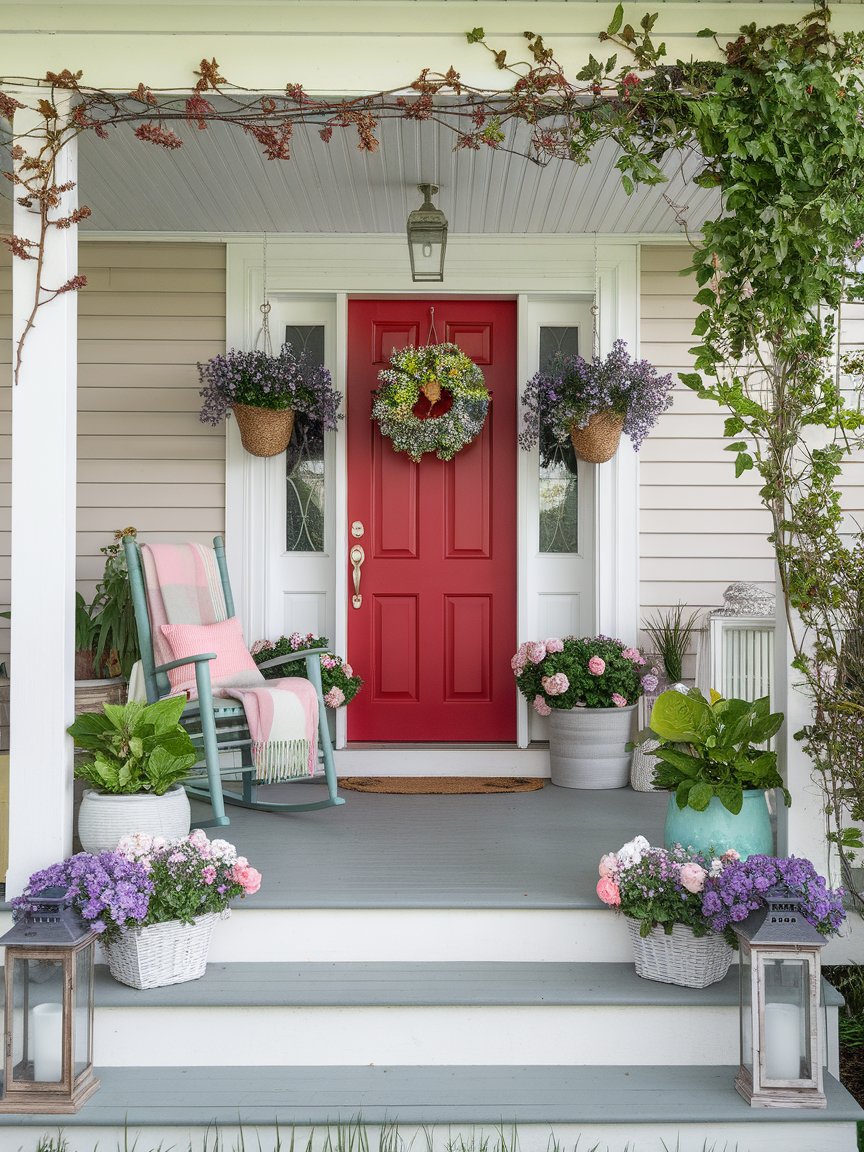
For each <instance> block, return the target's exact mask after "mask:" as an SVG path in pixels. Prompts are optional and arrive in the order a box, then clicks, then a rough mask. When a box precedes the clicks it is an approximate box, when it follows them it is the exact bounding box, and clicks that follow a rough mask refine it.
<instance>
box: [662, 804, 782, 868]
mask: <svg viewBox="0 0 864 1152" xmlns="http://www.w3.org/2000/svg"><path fill="white" fill-rule="evenodd" d="M663 843H664V845H665V846H666V847H667V848H671V847H672V846H673V844H682V845H683V846H684V847H685V848H693V849H695V850H696V851H697V852H705V853H712V852H713V853H715V854H716V855H718V856H719V855H722V853H723V852H727V851H728V850H729V849H730V848H734V849H735V851H736V852H737V853H738V854H739V855H740V856H741V859H742V860H746V859H747V857H748V856H770V855H771V854H772V853H773V851H774V834H773V832H772V830H771V817H770V814H769V812H768V803H767V800H766V797H765V793H764V791H762V790H761V789H758V788H752V789H748V790H747V791H745V793H744V804H743V805H742V808H741V811H740V812H739V813H738V814H737V816H736V815H734V814H733V813H732V812H730V811H729V810H728V808H724V807H723V805H722V804H721V802H720V801H719V800H718V799H717V797H716V796H712V798H711V800H710V802H709V804H708V807H707V808H706V809H705V811H704V812H696V811H695V810H694V809H693V808H679V807H678V805H677V804H676V803H675V794H674V792H673V793H672V794H671V795H670V796H669V807H668V809H667V811H666V824H665V826H664V828H663Z"/></svg>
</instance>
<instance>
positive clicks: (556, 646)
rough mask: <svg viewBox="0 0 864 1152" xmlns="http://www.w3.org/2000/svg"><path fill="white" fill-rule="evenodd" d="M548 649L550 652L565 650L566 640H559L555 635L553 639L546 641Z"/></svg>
mask: <svg viewBox="0 0 864 1152" xmlns="http://www.w3.org/2000/svg"><path fill="white" fill-rule="evenodd" d="M546 651H547V652H550V653H551V652H563V651H564V641H563V640H559V639H558V638H557V637H555V636H553V637H552V639H551V640H547V641H546Z"/></svg>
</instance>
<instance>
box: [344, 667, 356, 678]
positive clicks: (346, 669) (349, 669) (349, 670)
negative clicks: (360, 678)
mask: <svg viewBox="0 0 864 1152" xmlns="http://www.w3.org/2000/svg"><path fill="white" fill-rule="evenodd" d="M342 671H343V672H344V673H345V675H346V676H347V677H348V679H349V680H350V679H351V678H352V676H353V675H354V669H353V668H352V667H351V665H350V664H343V665H342Z"/></svg>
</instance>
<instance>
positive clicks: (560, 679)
mask: <svg viewBox="0 0 864 1152" xmlns="http://www.w3.org/2000/svg"><path fill="white" fill-rule="evenodd" d="M540 683H541V684H542V685H543V691H544V692H545V693H546V695H547V696H561V695H563V693H565V692H566V691H567V689H568V688H569V687H570V681H569V680H568V679H567V677H566V675H565V674H564V673H563V672H556V673H555V675H554V676H544V677H543V678H542V679H541V681H540Z"/></svg>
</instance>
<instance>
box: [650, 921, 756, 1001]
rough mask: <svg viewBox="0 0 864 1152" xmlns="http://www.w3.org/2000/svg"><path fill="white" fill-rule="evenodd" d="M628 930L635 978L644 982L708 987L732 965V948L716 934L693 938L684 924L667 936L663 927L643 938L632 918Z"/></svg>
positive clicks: (653, 930) (686, 986)
mask: <svg viewBox="0 0 864 1152" xmlns="http://www.w3.org/2000/svg"><path fill="white" fill-rule="evenodd" d="M627 929H628V931H629V932H630V942H631V943H632V945H633V959H634V961H635V963H636V975H637V976H641V977H642V978H643V979H644V980H659V981H661V982H662V983H663V984H682V985H683V986H684V987H685V988H707V986H708V985H709V984H716V983H717V981H718V980H722V979H723V977H724V976H725V975H726V973H727V972H728V971H729V965H730V964H731V963H732V957H733V952H732V949H731V948H730V947H729V945H728V944H727V943H726V941H725V940H724V939H723V937H722V936H718V935H717V934H716V933H714V932H709V933H708V935H707V936H694V935H693V933H692V932H691V931H690V929H689V928H687V927H685V926H684V925H683V924H675V925H674V926H673V928H672V932H671V933H670V935H668V936H667V935H666V933H665V932H664V931H663V929H662V928H660V927H657V928H652V929H651V931H650V933H649V934H648V935H647V936H640V935H639V921H638V920H633V919H632V918H631V917H629V916H628V917H627Z"/></svg>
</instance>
